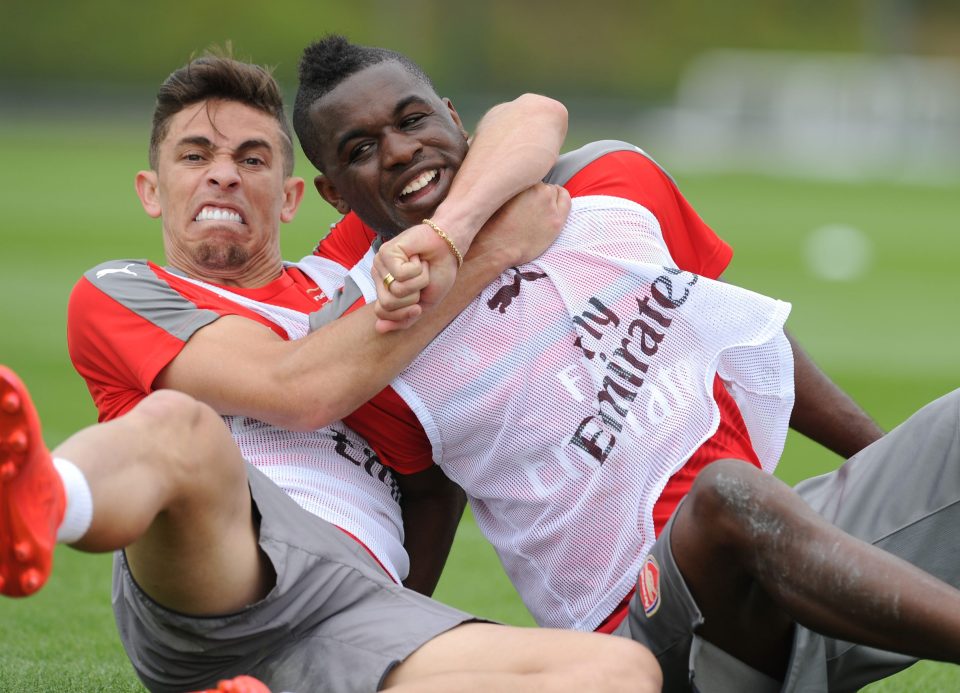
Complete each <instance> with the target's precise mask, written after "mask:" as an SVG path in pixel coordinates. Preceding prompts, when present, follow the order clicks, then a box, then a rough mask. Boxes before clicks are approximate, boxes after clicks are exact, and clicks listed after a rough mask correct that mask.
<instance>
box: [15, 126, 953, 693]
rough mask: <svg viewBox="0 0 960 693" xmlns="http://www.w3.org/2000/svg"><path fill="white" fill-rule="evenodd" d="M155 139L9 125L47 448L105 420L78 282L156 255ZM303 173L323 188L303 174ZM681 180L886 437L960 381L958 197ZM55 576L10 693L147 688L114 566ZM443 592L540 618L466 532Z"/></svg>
mask: <svg viewBox="0 0 960 693" xmlns="http://www.w3.org/2000/svg"><path fill="white" fill-rule="evenodd" d="M145 140H146V126H145V120H144V124H143V126H142V127H141V126H140V125H139V124H137V125H135V126H131V125H129V124H127V123H120V124H114V123H102V124H87V125H85V126H84V127H82V128H79V127H77V126H76V125H75V124H74V125H72V126H66V125H57V124H51V123H37V122H33V123H26V124H25V123H9V122H8V123H3V122H0V148H2V151H3V153H4V161H5V163H6V165H5V166H3V167H0V210H2V213H3V217H4V220H3V223H2V224H0V234H2V238H0V241H2V242H0V295H2V296H3V299H2V302H0V362H2V363H6V364H8V365H11V366H12V367H14V368H15V369H17V370H18V371H19V372H20V373H21V374H22V376H23V377H24V379H25V380H26V381H27V383H28V384H29V385H30V387H31V389H32V391H33V393H34V396H35V398H36V400H37V403H38V407H39V409H40V413H41V416H42V418H43V420H44V422H45V426H46V430H45V436H46V439H47V442H48V444H50V445H54V444H56V443H58V442H59V441H61V440H62V439H63V438H64V437H65V436H66V435H68V434H69V433H70V432H72V431H74V430H76V429H78V428H80V427H82V426H86V425H89V424H91V423H93V422H94V421H95V418H96V417H95V412H94V409H93V407H92V405H91V404H90V402H89V396H88V395H87V392H86V390H85V387H84V385H83V383H82V381H81V380H80V378H79V377H78V376H77V375H76V374H75V373H74V372H73V369H72V368H71V366H70V364H69V360H68V357H67V350H66V342H65V332H64V323H65V310H66V302H67V297H68V294H69V291H70V288H71V286H72V285H73V284H74V282H75V281H76V280H77V279H78V278H79V277H80V275H81V274H82V273H83V272H84V271H85V270H86V269H88V268H89V267H91V266H92V265H94V264H96V263H98V262H100V261H102V260H104V259H108V258H115V257H145V256H146V257H151V258H155V259H159V258H160V257H161V246H160V230H159V223H158V222H156V221H154V220H151V219H149V218H147V216H146V215H145V214H144V213H143V211H142V210H141V208H140V206H139V202H138V201H137V199H136V196H135V194H134V190H133V175H134V173H135V172H136V171H137V169H139V168H142V167H143V166H144V165H145V158H146V153H145V150H146V142H145ZM664 163H667V164H669V162H667V161H665V162H664ZM298 172H299V173H300V174H301V175H304V176H305V177H306V178H308V180H309V179H310V178H311V177H312V175H313V174H312V171H311V170H310V168H309V166H307V165H304V164H303V162H302V161H301V162H299V164H298ZM679 180H680V183H681V186H682V188H683V189H684V191H685V192H686V194H687V197H688V198H689V199H690V200H691V201H692V202H693V204H694V206H695V207H696V208H697V209H698V210H699V211H700V213H701V215H702V216H703V217H704V218H705V219H707V220H708V221H709V222H710V223H711V225H713V226H714V228H716V229H717V230H718V232H720V233H721V235H723V236H724V237H725V238H726V239H727V240H729V241H730V242H731V243H732V244H733V246H734V247H735V248H736V250H737V257H736V259H735V261H734V264H733V266H732V267H731V269H730V270H729V271H728V273H727V275H726V277H727V279H728V280H730V281H733V282H735V283H739V284H741V285H744V286H747V287H749V288H754V289H756V290H758V291H762V292H764V293H767V294H770V295H773V296H777V297H779V298H783V299H785V300H789V301H791V302H792V303H793V304H794V309H793V314H792V316H791V319H790V323H789V325H790V328H791V329H792V331H793V332H794V334H795V335H797V336H798V337H799V338H800V341H801V342H802V343H803V344H804V345H805V346H806V348H807V350H808V351H809V352H810V354H811V355H812V356H813V358H814V359H815V360H816V361H817V362H818V363H819V364H820V365H821V366H822V367H823V368H824V369H825V370H826V371H827V372H828V373H829V374H830V375H831V376H832V377H833V378H834V379H835V380H836V381H837V382H838V383H840V384H841V385H842V386H843V387H844V388H845V389H846V390H847V391H849V392H850V393H851V394H853V395H854V397H855V398H856V399H857V400H858V401H860V402H861V403H862V404H863V405H864V406H865V408H866V409H867V410H868V411H869V412H871V413H872V414H873V415H874V416H875V418H877V420H878V421H879V422H880V423H881V424H882V425H884V426H885V427H891V426H893V425H895V424H896V423H898V422H899V421H901V420H903V419H904V418H905V417H906V416H908V415H909V414H910V413H911V412H913V411H914V410H916V409H917V408H918V407H919V406H921V405H922V404H924V403H926V402H927V401H929V400H931V399H933V398H934V397H936V396H939V395H941V394H943V393H945V392H947V391H949V390H952V389H954V388H955V387H956V386H957V385H958V384H960V360H958V357H957V353H958V350H957V345H958V343H960V327H958V321H957V317H956V316H957V312H956V301H957V298H958V297H960V273H957V272H956V271H955V269H954V267H955V265H956V262H957V259H958V258H960V233H958V230H960V229H958V228H957V222H956V219H957V216H958V206H957V201H956V200H957V190H956V189H953V188H946V187H944V188H935V187H915V186H896V185H885V184H869V183H862V184H824V183H812V182H807V181H801V180H786V179H785V180H776V179H769V178H760V177H751V176H742V175H738V176H719V175H711V176H679ZM332 219H333V215H332V214H331V212H329V211H328V208H327V207H326V205H325V204H323V203H321V201H320V200H319V198H318V197H317V196H316V195H315V194H313V193H312V186H308V195H307V199H306V200H305V202H304V205H303V207H302V209H301V213H300V215H299V217H298V219H297V220H296V221H295V222H294V223H292V224H290V225H288V226H287V227H285V230H284V237H283V244H284V252H285V254H286V256H287V257H299V256H300V255H301V254H303V253H305V252H307V251H308V250H309V249H310V248H311V247H312V244H313V243H314V242H315V241H316V239H317V238H318V237H319V235H320V234H322V233H323V232H324V230H325V229H326V226H327V224H328V223H329V222H330V221H332ZM832 223H843V224H848V225H852V226H855V227H857V228H859V229H860V230H861V231H863V232H864V233H865V234H867V236H868V237H869V238H870V240H871V242H872V243H873V246H874V260H873V264H872V265H871V266H870V268H869V270H868V272H867V273H866V274H865V275H864V276H863V277H862V278H860V279H859V280H857V281H851V282H844V283H831V282H826V281H823V280H821V279H818V278H817V277H816V276H815V275H814V274H813V273H812V272H811V271H810V269H809V268H808V267H807V265H806V263H805V261H804V252H803V251H804V242H805V239H806V238H807V236H808V234H809V233H810V232H811V231H812V230H814V229H815V228H818V227H820V226H823V225H826V224H832ZM791 436H792V434H791ZM838 463H839V460H838V459H836V458H835V457H834V456H832V455H831V454H829V453H826V452H824V451H822V450H820V449H819V448H818V447H817V446H815V445H813V444H811V443H809V441H806V440H805V439H802V438H799V437H793V436H792V437H791V438H790V440H789V441H788V445H787V451H786V453H785V455H784V460H783V463H782V465H781V469H780V472H779V475H780V476H781V477H782V478H783V479H785V480H787V481H788V482H795V481H797V480H798V479H801V478H804V477H806V476H810V475H812V474H815V473H819V472H821V471H824V470H828V469H831V468H833V467H835V466H836V465H837V464H838ZM56 566H57V568H56V571H55V573H54V576H53V578H52V579H51V581H50V583H49V584H48V586H47V587H46V588H45V589H44V590H43V591H42V592H41V593H40V594H39V595H37V596H36V597H33V598H31V599H29V600H24V601H11V600H0V647H2V650H0V691H17V692H22V691H126V690H130V691H134V690H140V687H139V684H138V683H137V681H136V678H135V677H134V675H133V673H132V670H131V669H130V666H129V664H128V663H127V660H126V658H125V656H124V654H123V652H122V650H121V648H120V645H119V641H118V638H117V635H116V629H115V626H114V623H113V616H112V613H111V611H110V603H109V599H110V586H109V575H110V558H109V557H108V556H86V555H81V554H78V553H75V552H72V551H69V550H66V549H60V550H59V551H58V553H57V555H56ZM437 596H438V597H439V598H440V599H442V600H444V601H447V602H449V603H451V604H454V605H456V606H459V607H461V608H464V609H467V610H469V611H472V612H474V613H477V614H479V615H482V616H486V617H488V618H494V619H499V620H503V621H506V622H508V623H515V624H526V625H529V624H531V623H532V621H531V619H530V617H529V615H528V614H527V613H526V611H525V610H524V608H523V606H522V604H521V603H520V602H519V600H518V599H517V597H516V595H515V593H514V592H513V589H512V588H511V587H510V585H509V583H508V582H507V580H506V579H505V577H504V576H503V573H502V571H501V569H500V568H499V566H498V564H497V561H496V558H495V556H494V554H493V551H492V550H491V549H490V547H489V546H488V545H487V544H486V542H485V541H484V540H483V538H482V537H481V536H480V535H479V532H478V531H477V529H476V527H475V525H474V524H473V523H472V521H470V520H469V519H467V520H466V521H465V522H464V524H463V526H462V527H461V531H460V534H459V536H458V538H457V542H456V545H455V547H454V551H453V556H452V558H451V561H450V563H449V565H448V568H447V571H446V573H445V574H444V578H443V580H442V581H441V584H440V587H439V589H438V592H437ZM958 687H960V672H958V670H957V669H956V668H954V667H952V666H946V665H938V664H923V665H920V666H918V667H914V668H913V669H911V670H909V671H907V672H905V673H903V674H900V675H899V676H897V677H893V678H892V679H889V680H888V681H885V682H883V683H881V684H876V685H875V686H874V687H872V688H871V690H874V691H885V692H889V691H917V690H924V691H934V690H951V689H957V688H958Z"/></svg>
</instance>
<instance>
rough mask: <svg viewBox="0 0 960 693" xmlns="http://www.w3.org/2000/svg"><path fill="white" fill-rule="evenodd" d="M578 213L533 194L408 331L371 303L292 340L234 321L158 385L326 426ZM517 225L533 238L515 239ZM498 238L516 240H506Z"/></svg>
mask: <svg viewBox="0 0 960 693" xmlns="http://www.w3.org/2000/svg"><path fill="white" fill-rule="evenodd" d="M569 209H570V201H569V198H568V197H566V198H565V197H564V195H562V194H561V195H558V194H557V193H556V192H555V191H554V192H552V193H551V194H540V195H536V196H534V198H533V199H531V200H530V206H529V207H526V208H524V210H523V214H522V215H520V216H518V217H517V218H515V219H514V220H513V221H511V220H510V219H509V218H508V219H506V220H504V222H503V223H502V224H500V225H499V226H498V233H496V234H494V235H493V236H492V237H490V238H489V239H485V241H484V242H483V243H479V242H478V243H476V244H474V248H473V249H472V250H471V253H470V257H469V258H468V260H467V262H465V263H464V266H463V268H462V269H461V271H460V272H459V273H458V276H457V279H456V283H455V285H454V289H453V290H452V291H451V292H450V293H449V295H448V296H447V297H446V298H445V299H444V300H443V301H441V302H440V303H439V304H437V305H435V306H431V307H430V308H429V309H427V310H425V311H424V313H423V316H422V318H421V319H420V320H419V321H418V322H417V323H416V324H415V325H413V327H411V328H410V329H408V330H403V331H399V332H392V333H388V334H380V333H378V332H377V331H376V330H375V329H374V324H375V322H376V315H375V313H374V306H372V305H371V306H364V307H363V308H360V309H358V310H355V311H353V312H351V313H349V314H347V315H345V316H343V317H342V318H340V319H338V320H334V321H332V322H331V323H329V324H328V325H325V326H324V327H321V328H320V329H318V330H316V331H315V332H313V333H311V334H309V335H308V336H306V337H305V338H303V339H298V340H293V341H287V340H284V339H282V338H281V337H279V336H278V335H277V334H276V333H274V332H273V331H272V330H270V329H269V328H267V327H265V326H263V325H261V324H259V323H257V322H254V321H252V320H248V319H246V318H242V317H239V316H232V315H228V316H224V317H221V318H219V319H217V320H216V321H214V322H212V323H210V324H209V325H207V326H205V327H203V328H201V329H199V330H198V331H197V332H195V333H194V334H193V335H192V336H191V337H190V339H189V340H188V341H187V343H186V344H185V345H184V346H183V348H182V350H181V351H180V352H179V354H177V356H176V357H175V358H174V359H173V360H172V361H171V362H170V363H169V364H168V365H167V366H166V367H165V368H164V369H163V370H162V371H160V373H159V375H158V377H157V378H156V379H155V381H154V387H157V388H160V387H163V388H172V389H175V390H180V391H182V392H186V393H187V394H189V395H192V396H194V397H196V398H197V399H199V400H201V401H203V402H206V403H207V404H209V405H210V406H212V407H213V408H214V409H216V410H217V411H218V412H219V413H221V414H236V415H242V416H250V417H253V418H255V419H259V420H261V421H266V422H267V423H270V424H273V425H275V426H279V427H281V428H287V429H292V430H311V429H314V428H319V427H321V426H326V425H328V424H330V423H332V422H333V421H337V420H339V419H342V418H343V417H344V416H346V415H347V414H349V413H350V412H352V411H354V410H355V409H356V408H357V407H358V406H360V405H361V404H363V403H364V402H366V401H367V400H369V399H370V398H371V397H372V396H373V395H375V394H376V393H377V392H379V391H380V390H382V389H383V388H384V387H385V386H386V385H387V384H388V383H389V382H390V381H392V380H393V379H394V378H395V377H396V376H397V375H398V374H399V373H400V371H401V370H403V369H404V368H405V367H406V366H407V365H409V364H410V362H411V361H413V359H414V358H415V357H416V356H417V355H418V354H419V353H420V352H421V351H422V350H423V349H424V347H426V346H427V344H429V343H430V341H431V340H432V339H433V338H434V337H435V336H436V335H437V334H438V333H439V332H440V331H441V330H442V329H443V328H444V327H445V326H446V325H447V324H448V323H449V322H450V321H451V320H452V319H453V318H454V317H456V316H457V315H458V314H459V313H460V311H461V310H463V309H464V308H465V307H466V306H467V304H469V302H470V301H472V300H473V298H474V297H475V296H477V295H478V294H479V293H480V292H481V290H482V289H483V288H484V287H485V286H486V285H487V284H489V283H490V281H492V280H493V279H494V278H495V277H497V276H499V274H500V273H501V272H502V271H503V270H504V269H506V268H507V267H512V266H514V265H517V264H522V263H523V262H526V261H527V260H529V259H532V258H534V257H536V256H538V255H539V254H540V253H542V252H543V250H544V249H545V248H546V247H547V246H549V245H550V243H551V242H552V241H553V239H554V238H556V236H557V234H558V233H559V232H560V228H561V227H562V225H563V222H564V221H565V220H566V215H567V213H568V212H569ZM518 225H521V226H520V228H523V229H524V233H522V234H518V233H514V231H515V230H516V228H518ZM498 234H506V237H507V238H511V237H513V238H512V240H510V242H503V241H504V237H503V236H502V235H498ZM417 310H418V311H419V310H420V309H419V307H417Z"/></svg>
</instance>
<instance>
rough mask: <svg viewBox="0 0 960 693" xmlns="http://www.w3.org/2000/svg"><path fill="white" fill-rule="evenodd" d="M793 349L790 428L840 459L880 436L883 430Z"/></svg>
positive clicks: (800, 351) (794, 343)
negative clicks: (793, 389)
mask: <svg viewBox="0 0 960 693" xmlns="http://www.w3.org/2000/svg"><path fill="white" fill-rule="evenodd" d="M787 337H788V339H789V340H790V345H791V346H792V347H793V357H794V382H795V385H796V387H795V389H796V403H795V404H794V407H793V414H792V415H791V417H790V426H791V428H793V429H794V430H795V431H797V432H798V433H802V434H803V435H805V436H807V437H808V438H810V439H811V440H813V441H815V442H817V443H819V444H820V445H822V446H824V447H825V448H827V449H828V450H831V451H832V452H835V453H836V454H838V455H840V456H841V457H843V458H849V457H852V456H853V455H854V454H856V453H857V452H859V451H860V450H862V449H863V448H865V447H866V446H867V445H870V444H871V443H872V442H874V441H875V440H877V439H879V438H881V437H882V436H883V430H882V429H881V428H880V427H879V426H878V425H877V424H876V422H874V421H873V419H871V418H870V417H869V416H868V415H867V413H866V412H864V411H863V409H861V408H860V407H859V406H858V405H857V403H856V402H854V401H853V399H851V397H850V396H849V395H847V394H846V393H845V392H844V391H843V390H841V389H840V388H839V387H838V386H837V385H836V384H835V383H834V382H833V381H832V380H830V379H829V378H828V377H827V376H826V374H824V373H823V371H821V370H820V369H819V368H818V367H817V365H816V364H815V363H813V361H812V360H811V359H810V357H809V356H808V355H807V354H806V352H805V351H804V350H803V349H802V348H801V347H800V345H799V344H797V341H796V340H795V339H794V338H793V337H792V336H791V335H789V334H788V335H787Z"/></svg>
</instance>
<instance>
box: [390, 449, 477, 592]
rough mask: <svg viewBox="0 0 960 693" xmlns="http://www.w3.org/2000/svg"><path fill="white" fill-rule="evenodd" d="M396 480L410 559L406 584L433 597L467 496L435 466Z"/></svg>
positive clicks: (404, 582)
mask: <svg viewBox="0 0 960 693" xmlns="http://www.w3.org/2000/svg"><path fill="white" fill-rule="evenodd" d="M396 479H397V483H398V484H399V485H400V491H401V493H402V499H401V501H400V505H401V507H402V509H403V532H404V540H403V545H404V547H405V548H406V549H407V553H408V554H409V556H410V572H409V573H408V574H407V579H406V580H404V581H403V584H404V586H405V587H408V588H410V589H412V590H416V591H417V592H420V593H421V594H425V595H427V596H430V595H432V594H433V591H434V589H435V588H436V586H437V582H438V581H439V580H440V573H441V572H442V570H443V566H444V564H445V563H446V562H447V556H448V555H449V554H450V547H451V546H452V545H453V538H454V536H455V535H456V532H457V526H458V525H459V523H460V518H461V516H462V515H463V509H464V507H466V504H467V497H466V495H465V494H464V493H463V490H462V489H461V488H460V487H459V486H457V485H456V484H455V483H453V482H452V481H450V479H448V478H447V477H446V475H445V474H444V473H443V472H442V471H441V469H440V467H437V466H435V465H431V466H430V467H428V468H427V469H425V470H424V471H422V472H417V473H416V474H397V475H396Z"/></svg>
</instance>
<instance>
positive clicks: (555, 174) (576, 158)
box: [544, 140, 669, 185]
mask: <svg viewBox="0 0 960 693" xmlns="http://www.w3.org/2000/svg"><path fill="white" fill-rule="evenodd" d="M624 161H626V162H633V163H634V164H635V165H637V166H642V167H653V168H656V169H658V170H659V172H660V173H662V174H663V175H668V174H667V173H666V171H664V170H663V168H662V167H661V166H660V165H659V164H658V163H657V162H656V161H654V159H653V158H652V157H651V156H650V155H649V154H647V153H646V152H645V151H643V150H642V149H641V148H640V147H638V146H636V145H634V144H630V143H629V142H624V141H621V140H598V141H596V142H590V143H589V144H585V145H584V146H582V147H580V148H579V149H574V150H573V151H570V152H567V153H565V154H562V155H561V156H560V158H559V159H558V160H557V163H556V165H555V166H554V167H553V168H552V169H551V170H550V173H548V174H547V176H546V178H544V182H546V183H554V184H556V185H566V184H568V183H569V182H570V181H571V179H573V178H574V177H575V176H577V175H578V174H580V173H582V172H583V171H584V170H585V169H587V168H595V169H596V168H602V167H603V166H604V164H607V165H619V166H622V163H620V164H617V162H624ZM668 177H669V176H668Z"/></svg>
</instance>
